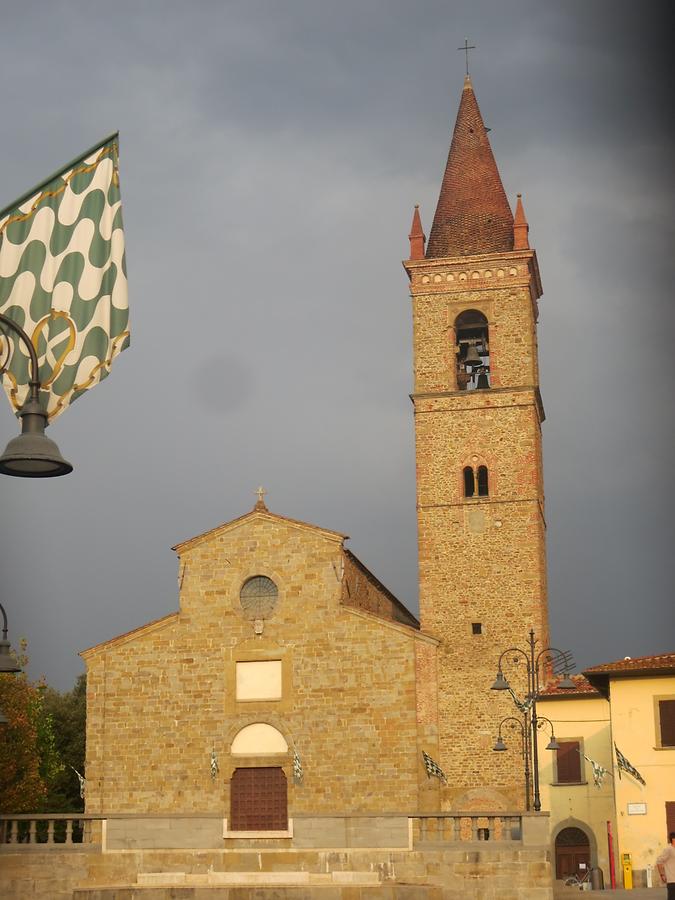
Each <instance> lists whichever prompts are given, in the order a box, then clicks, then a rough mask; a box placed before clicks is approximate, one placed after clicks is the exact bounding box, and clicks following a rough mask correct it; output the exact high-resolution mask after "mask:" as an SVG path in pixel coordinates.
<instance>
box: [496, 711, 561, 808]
mask: <svg viewBox="0 0 675 900" xmlns="http://www.w3.org/2000/svg"><path fill="white" fill-rule="evenodd" d="M544 722H548V724H549V726H550V728H551V739H550V740H549V742H548V744H547V745H546V749H547V750H560V744H559V743H558V741H557V740H556V737H555V734H554V729H553V722H551V720H550V719H547V718H546V716H538V717H537V728H538V729H539V728H542V726H543V725H544ZM505 726H506V727H509V728H512V729H514V730H515V729H516V727H517V728H518V730H519V732H520V741H521V744H520V755H521V756H522V757H523V762H524V765H525V809H526V810H527V811H528V812H529V811H530V728H529V722H528V720H527V714H525V715H523V718H522V719H516V717H515V716H505V718H503V719H502V720H501V722H500V723H499V731H498V733H497V740H496V741H495V745H494V747H493V748H492V749H493V750H495V751H496V752H497V753H501V752H504V751H505V750H508V749H509V748H508V747H507V746H506V744H505V743H504V738H503V736H502V728H504V727H505ZM537 792H538V779H537ZM540 808H541V804H540Z"/></svg>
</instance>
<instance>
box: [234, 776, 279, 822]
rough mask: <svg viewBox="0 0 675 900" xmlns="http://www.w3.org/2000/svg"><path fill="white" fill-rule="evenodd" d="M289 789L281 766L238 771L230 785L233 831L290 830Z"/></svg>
mask: <svg viewBox="0 0 675 900" xmlns="http://www.w3.org/2000/svg"><path fill="white" fill-rule="evenodd" d="M287 828H288V789H287V784H286V776H285V775H284V770H283V769H282V768H281V767H280V766H266V767H259V768H246V769H235V770H234V774H233V775H232V781H231V782H230V830H231V831H286V830H287Z"/></svg>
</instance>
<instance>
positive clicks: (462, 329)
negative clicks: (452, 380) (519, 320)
mask: <svg viewBox="0 0 675 900" xmlns="http://www.w3.org/2000/svg"><path fill="white" fill-rule="evenodd" d="M455 339H456V359H457V388H458V389H459V390H460V391H476V390H478V391H481V390H486V389H487V388H489V387H490V343H489V337H488V320H487V319H486V317H485V316H484V315H483V313H482V312H479V311H478V310H477V309H467V310H465V311H464V312H463V313H460V315H459V316H457V318H456V320H455Z"/></svg>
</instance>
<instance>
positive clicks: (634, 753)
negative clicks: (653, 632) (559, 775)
mask: <svg viewBox="0 0 675 900" xmlns="http://www.w3.org/2000/svg"><path fill="white" fill-rule="evenodd" d="M584 674H585V675H586V677H587V678H588V680H589V681H590V682H591V684H592V685H593V686H594V687H595V688H597V689H598V690H599V691H600V693H601V694H602V695H603V697H606V698H607V699H608V700H609V708H610V719H611V729H612V743H613V745H614V746H613V750H614V752H613V754H612V758H613V763H614V798H615V805H616V828H617V840H618V853H619V854H621V855H622V856H623V854H626V853H627V854H630V858H631V864H632V868H633V871H634V880H635V883H636V884H642V883H645V881H646V873H647V869H648V868H651V869H652V870H654V867H655V860H656V857H657V856H658V855H659V852H660V851H661V850H662V849H663V847H664V845H665V844H666V842H667V836H668V832H670V831H675V653H667V654H662V655H660V656H641V657H638V658H635V659H622V660H618V661H617V662H614V663H608V664H606V665H600V666H593V667H592V668H590V669H587V670H586V671H585V673H584ZM619 754H622V755H623V757H624V758H625V759H626V760H627V761H628V763H629V764H630V765H631V766H632V767H633V768H634V769H635V770H636V772H637V773H638V774H639V776H640V778H641V779H642V780H643V781H644V784H642V783H641V781H640V778H638V777H637V775H635V774H631V773H630V771H629V772H626V770H625V769H622V768H621V767H620V766H619V763H618V760H619V759H620V757H619ZM654 879H655V880H654V883H655V884H657V883H658V873H656V871H654Z"/></svg>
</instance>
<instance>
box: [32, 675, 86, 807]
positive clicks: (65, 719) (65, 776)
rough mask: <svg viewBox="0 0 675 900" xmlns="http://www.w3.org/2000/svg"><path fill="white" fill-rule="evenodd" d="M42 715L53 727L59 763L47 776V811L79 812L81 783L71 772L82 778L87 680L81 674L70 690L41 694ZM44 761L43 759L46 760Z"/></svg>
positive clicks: (82, 805)
mask: <svg viewBox="0 0 675 900" xmlns="http://www.w3.org/2000/svg"><path fill="white" fill-rule="evenodd" d="M43 700H44V710H45V716H46V717H48V718H49V720H50V722H51V725H52V730H51V733H52V736H53V739H54V745H53V749H54V751H55V753H56V756H57V759H58V761H59V766H58V767H57V769H55V770H52V771H50V773H49V774H47V773H45V774H46V779H45V780H46V785H47V794H46V797H45V806H44V808H45V810H46V811H48V812H80V811H82V810H83V809H84V801H83V800H82V798H81V797H80V783H79V781H78V778H77V775H76V774H75V772H74V771H73V769H77V771H78V772H80V773H81V774H82V775H84V744H85V723H86V714H87V679H86V675H84V674H83V675H80V676H79V678H78V679H77V681H76V682H75V686H74V687H73V689H72V690H71V691H66V692H65V693H59V691H55V690H54V689H53V688H46V689H45V691H44V697H43ZM45 759H46V757H45Z"/></svg>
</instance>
